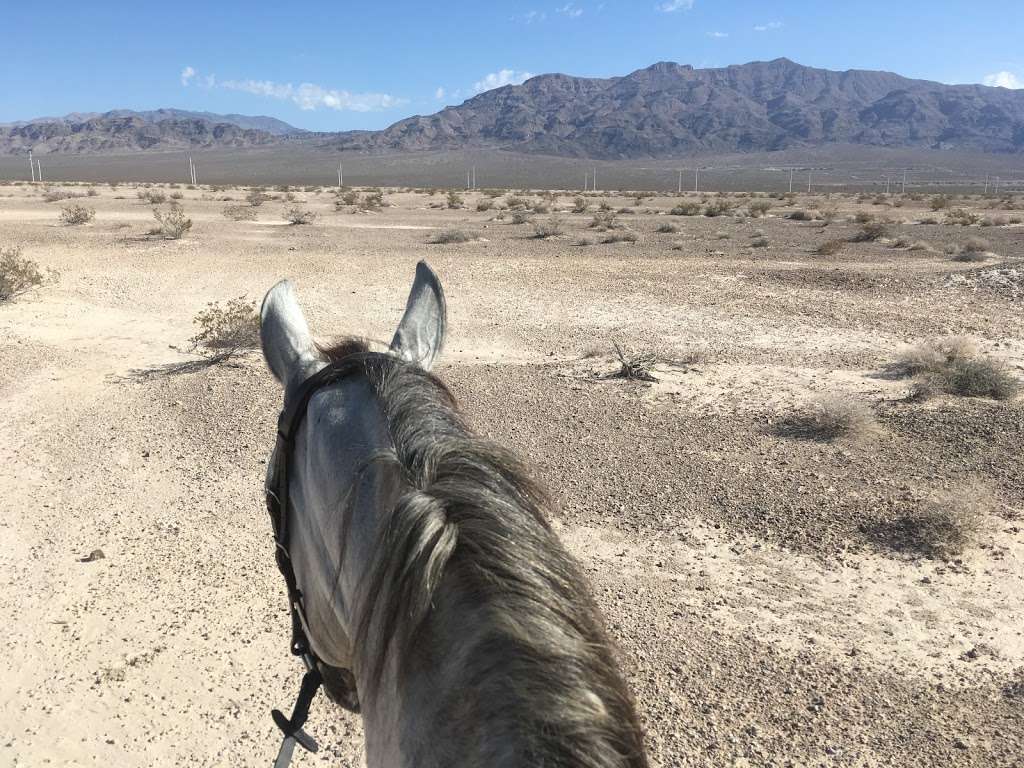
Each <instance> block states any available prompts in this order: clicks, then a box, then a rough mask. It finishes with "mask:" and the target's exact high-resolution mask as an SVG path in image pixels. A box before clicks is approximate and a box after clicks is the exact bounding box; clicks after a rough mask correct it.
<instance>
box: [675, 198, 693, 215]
mask: <svg viewBox="0 0 1024 768" xmlns="http://www.w3.org/2000/svg"><path fill="white" fill-rule="evenodd" d="M699 213H700V203H694V202H689V201H687V200H680V201H679V202H678V203H677V204H676V206H675V207H674V208H673V209H672V210H671V211H669V215H670V216H696V215H698V214H699Z"/></svg>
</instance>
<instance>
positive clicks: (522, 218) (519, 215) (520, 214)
mask: <svg viewBox="0 0 1024 768" xmlns="http://www.w3.org/2000/svg"><path fill="white" fill-rule="evenodd" d="M532 215H533V214H532V213H531V212H530V211H512V223H513V224H529V223H530V219H531V216H532Z"/></svg>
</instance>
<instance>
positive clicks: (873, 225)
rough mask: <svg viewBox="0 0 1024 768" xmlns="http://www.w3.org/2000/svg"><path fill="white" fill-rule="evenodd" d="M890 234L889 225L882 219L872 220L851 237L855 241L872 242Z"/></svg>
mask: <svg viewBox="0 0 1024 768" xmlns="http://www.w3.org/2000/svg"><path fill="white" fill-rule="evenodd" d="M888 236H889V227H888V226H887V225H886V224H885V223H884V222H881V221H871V222H868V223H867V224H865V225H864V226H862V227H861V228H860V232H858V233H857V234H855V235H854V236H853V237H852V238H850V239H851V241H852V242H855V243H871V242H874V241H875V240H881V239H882V238H883V237H888Z"/></svg>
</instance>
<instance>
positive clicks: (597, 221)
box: [590, 210, 621, 232]
mask: <svg viewBox="0 0 1024 768" xmlns="http://www.w3.org/2000/svg"><path fill="white" fill-rule="evenodd" d="M615 216H616V214H615V211H612V210H607V211H598V212H597V213H595V214H594V218H593V219H592V220H591V222H590V228H591V229H596V230H597V231H599V232H604V231H606V230H609V229H617V228H618V227H619V226H621V225H620V224H619V223H618V222H617V221H616V220H615Z"/></svg>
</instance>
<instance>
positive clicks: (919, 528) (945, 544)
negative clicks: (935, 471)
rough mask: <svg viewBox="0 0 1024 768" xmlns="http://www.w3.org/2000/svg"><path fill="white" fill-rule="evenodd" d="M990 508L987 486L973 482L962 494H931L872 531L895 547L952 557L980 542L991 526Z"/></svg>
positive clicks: (958, 555) (945, 557) (923, 553)
mask: <svg viewBox="0 0 1024 768" xmlns="http://www.w3.org/2000/svg"><path fill="white" fill-rule="evenodd" d="M991 508H992V502H991V496H990V495H989V493H988V491H987V489H985V488H983V487H981V486H978V485H973V486H971V487H969V488H967V489H964V490H963V491H961V492H959V493H941V494H935V495H932V496H930V497H928V498H926V499H924V500H922V501H920V502H918V503H917V504H916V505H915V506H914V508H912V509H910V510H907V511H906V512H904V513H903V514H901V515H900V516H899V517H897V518H896V519H895V520H893V521H891V522H886V523H883V524H881V525H878V526H875V528H874V529H873V530H871V531H869V533H870V534H871V535H872V537H873V538H875V539H876V540H879V541H880V542H882V543H884V544H886V545H887V546H890V547H892V548H893V549H897V550H907V551H911V552H914V553H917V554H921V555H924V556H926V557H934V558H938V559H941V560H952V559H955V558H958V557H961V556H963V555H964V554H965V553H966V552H967V551H968V550H969V549H971V548H972V547H975V546H977V545H978V543H979V541H980V539H981V537H982V536H983V535H984V533H985V532H986V531H988V530H989V529H990V525H991V522H990V521H991V516H990V509H991Z"/></svg>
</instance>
